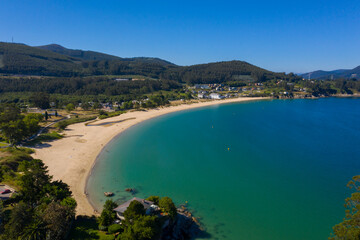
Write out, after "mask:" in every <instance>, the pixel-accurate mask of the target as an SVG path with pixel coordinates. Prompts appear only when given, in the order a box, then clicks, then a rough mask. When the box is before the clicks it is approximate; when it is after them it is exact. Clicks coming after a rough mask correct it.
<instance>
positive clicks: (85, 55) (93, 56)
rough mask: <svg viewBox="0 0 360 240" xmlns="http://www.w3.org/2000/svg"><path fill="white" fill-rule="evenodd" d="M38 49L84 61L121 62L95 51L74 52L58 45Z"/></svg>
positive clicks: (116, 58)
mask: <svg viewBox="0 0 360 240" xmlns="http://www.w3.org/2000/svg"><path fill="white" fill-rule="evenodd" d="M37 48H40V49H44V50H48V51H51V52H55V53H60V54H62V55H66V56H69V57H74V58H79V59H82V60H88V61H93V60H121V58H120V57H116V56H112V55H108V54H104V53H99V52H93V51H83V50H73V49H68V48H65V47H63V46H61V45H58V44H49V45H44V46H38V47H37Z"/></svg>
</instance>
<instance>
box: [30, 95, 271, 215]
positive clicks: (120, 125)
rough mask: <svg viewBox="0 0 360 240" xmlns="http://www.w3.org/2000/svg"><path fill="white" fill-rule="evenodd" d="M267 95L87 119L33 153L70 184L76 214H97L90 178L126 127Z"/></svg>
mask: <svg viewBox="0 0 360 240" xmlns="http://www.w3.org/2000/svg"><path fill="white" fill-rule="evenodd" d="M267 99H271V98H266V97H254V98H248V97H240V98H232V99H223V100H213V101H207V102H199V103H192V104H181V105H177V106H169V107H164V108H158V109H150V110H147V111H133V112H127V113H124V114H121V115H120V116H116V117H112V118H107V119H104V120H99V121H96V122H92V123H91V124H87V125H86V124H85V123H78V124H73V125H70V126H68V127H67V128H66V130H65V131H64V134H65V137H64V138H62V139H59V140H55V141H53V142H48V143H45V144H42V145H40V146H36V147H35V150H36V152H35V153H34V154H33V157H34V158H39V159H41V160H42V161H43V162H44V163H45V165H46V166H47V167H48V170H49V174H50V175H52V176H53V179H54V180H62V181H63V182H65V183H67V184H68V185H69V186H70V190H71V191H72V193H73V196H74V198H75V200H76V201H77V203H78V206H77V209H76V212H77V213H76V214H77V215H88V216H91V215H96V214H97V213H96V212H95V209H94V207H93V206H92V204H91V202H90V199H89V198H88V197H87V195H86V187H87V180H88V178H89V176H90V175H91V173H92V170H93V167H94V166H95V164H96V162H97V160H98V156H99V155H100V153H101V151H102V150H103V149H104V147H105V146H106V145H107V144H108V143H110V142H111V140H113V139H114V138H115V137H117V136H119V135H120V134H121V133H122V132H123V131H125V130H126V129H128V128H130V127H132V126H134V125H136V124H138V123H140V122H143V121H146V120H149V119H152V118H155V117H158V116H162V115H165V114H168V113H172V112H178V111H183V110H188V109H192V108H200V107H206V106H211V105H217V104H224V103H235V102H248V101H257V100H267Z"/></svg>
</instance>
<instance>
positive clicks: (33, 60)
mask: <svg viewBox="0 0 360 240" xmlns="http://www.w3.org/2000/svg"><path fill="white" fill-rule="evenodd" d="M0 56H1V57H0V73H10V74H26V75H43V76H44V75H47V76H58V77H59V76H62V77H64V76H88V75H142V76H148V77H153V78H157V79H162V80H174V81H177V82H187V83H191V84H193V83H217V82H220V83H221V82H225V81H232V80H241V79H248V78H250V79H253V80H255V81H264V80H267V79H273V78H284V77H286V74H284V73H273V72H270V71H267V70H264V69H261V68H259V67H256V66H254V65H251V64H249V63H246V62H241V61H231V62H219V63H209V64H201V65H194V66H188V67H180V66H176V65H174V64H171V63H169V62H167V61H164V60H161V59H157V58H130V59H129V58H119V57H115V56H111V55H106V54H101V53H96V52H89V51H81V50H71V49H66V48H63V47H61V46H58V45H48V46H42V47H41V48H36V47H30V46H26V45H23V44H11V43H0ZM94 59H95V60H94Z"/></svg>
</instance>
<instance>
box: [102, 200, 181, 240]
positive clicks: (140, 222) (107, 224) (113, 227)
mask: <svg viewBox="0 0 360 240" xmlns="http://www.w3.org/2000/svg"><path fill="white" fill-rule="evenodd" d="M147 200H149V201H154V203H155V204H156V205H158V206H159V207H160V210H159V211H158V212H154V213H153V214H150V215H146V214H145V209H144V206H143V205H142V204H141V203H140V202H138V201H132V202H131V203H130V205H129V207H128V208H127V209H126V211H125V212H124V217H125V220H123V221H122V222H121V223H122V224H121V225H118V224H114V221H115V220H116V214H115V212H114V211H113V209H114V208H115V207H116V206H117V204H115V203H114V202H113V201H112V200H107V201H106V202H105V205H104V208H103V211H102V213H101V215H100V217H99V218H98V223H99V229H102V230H104V231H107V232H108V233H110V234H113V233H119V237H118V239H127V240H145V239H158V238H159V236H160V233H161V229H162V228H161V227H162V225H163V224H164V223H165V221H167V220H168V221H170V222H173V221H174V220H175V218H176V215H177V211H176V207H175V204H174V203H173V201H172V199H171V198H169V197H163V198H159V197H158V196H151V197H149V198H147Z"/></svg>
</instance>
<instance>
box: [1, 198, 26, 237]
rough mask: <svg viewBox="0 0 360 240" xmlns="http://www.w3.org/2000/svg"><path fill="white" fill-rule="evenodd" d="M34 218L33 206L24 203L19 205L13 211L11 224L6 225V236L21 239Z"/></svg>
mask: <svg viewBox="0 0 360 240" xmlns="http://www.w3.org/2000/svg"><path fill="white" fill-rule="evenodd" d="M32 217H33V210H32V208H31V206H29V205H28V204H26V203H24V202H20V203H19V204H17V205H16V206H15V207H14V208H13V209H12V211H11V214H10V220H9V222H8V223H7V224H6V225H5V236H7V237H8V239H14V240H17V239H19V238H21V236H22V235H23V234H24V229H26V227H27V225H28V224H29V223H30V222H31V221H32Z"/></svg>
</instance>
